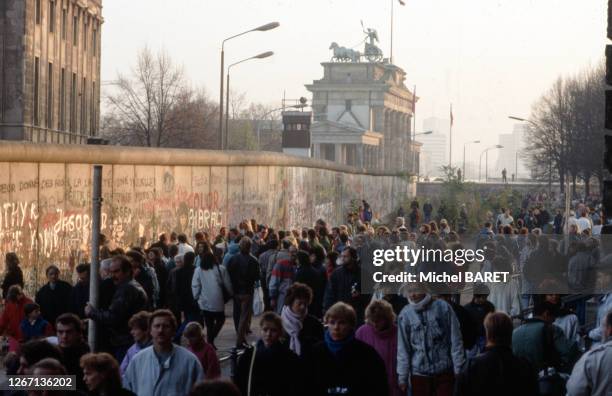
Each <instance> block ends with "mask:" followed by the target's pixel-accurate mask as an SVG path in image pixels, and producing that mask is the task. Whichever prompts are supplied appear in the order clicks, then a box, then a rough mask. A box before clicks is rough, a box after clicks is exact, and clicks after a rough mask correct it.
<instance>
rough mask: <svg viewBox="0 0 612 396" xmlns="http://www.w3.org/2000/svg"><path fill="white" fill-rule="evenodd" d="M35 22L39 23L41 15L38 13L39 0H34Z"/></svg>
mask: <svg viewBox="0 0 612 396" xmlns="http://www.w3.org/2000/svg"><path fill="white" fill-rule="evenodd" d="M35 7H36V10H35V13H36V24H37V25H40V19H41V15H40V0H36V6H35Z"/></svg>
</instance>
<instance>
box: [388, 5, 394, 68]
mask: <svg viewBox="0 0 612 396" xmlns="http://www.w3.org/2000/svg"><path fill="white" fill-rule="evenodd" d="M394 1H395V0H391V51H389V60H390V62H391V64H393V2H394Z"/></svg>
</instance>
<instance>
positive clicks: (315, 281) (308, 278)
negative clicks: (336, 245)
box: [295, 265, 327, 318]
mask: <svg viewBox="0 0 612 396" xmlns="http://www.w3.org/2000/svg"><path fill="white" fill-rule="evenodd" d="M295 281H296V282H300V283H303V284H305V285H308V286H309V287H310V288H311V289H312V303H310V306H308V312H309V313H311V314H312V315H314V316H316V317H317V318H320V317H322V312H321V310H322V309H323V296H324V295H325V284H326V283H327V276H326V275H325V269H324V268H323V267H322V266H320V267H318V268H315V267H313V266H312V265H306V266H301V267H300V268H298V270H297V273H296V274H295Z"/></svg>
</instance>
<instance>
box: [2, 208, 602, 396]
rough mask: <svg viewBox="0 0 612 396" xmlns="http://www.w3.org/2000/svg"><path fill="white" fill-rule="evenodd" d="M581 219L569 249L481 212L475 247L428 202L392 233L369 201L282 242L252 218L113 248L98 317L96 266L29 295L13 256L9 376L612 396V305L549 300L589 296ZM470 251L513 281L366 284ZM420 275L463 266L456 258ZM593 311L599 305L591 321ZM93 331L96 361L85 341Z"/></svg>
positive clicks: (198, 386) (590, 217) (537, 213)
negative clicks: (90, 328)
mask: <svg viewBox="0 0 612 396" xmlns="http://www.w3.org/2000/svg"><path fill="white" fill-rule="evenodd" d="M574 209H575V212H574V213H573V214H572V215H571V217H570V218H568V219H564V218H563V216H562V218H561V220H560V221H559V226H560V227H561V228H563V227H567V228H568V229H569V231H570V237H569V238H568V239H567V241H561V242H558V241H556V240H554V239H553V238H550V236H551V235H552V234H555V233H556V232H557V231H558V230H557V218H556V217H553V216H551V215H550V214H549V213H548V211H547V210H546V209H545V208H544V207H543V206H542V205H538V206H536V207H529V203H528V204H527V206H526V207H525V208H521V210H520V212H519V213H515V214H514V216H513V213H512V211H511V210H510V209H502V210H500V213H499V214H497V215H493V214H491V215H490V216H489V215H487V220H486V221H485V222H484V224H483V226H482V229H481V231H480V232H479V233H478V235H477V236H476V237H475V238H473V240H467V239H468V238H471V237H467V236H466V235H465V234H463V233H462V230H461V229H460V225H452V224H449V223H450V222H448V221H446V220H445V219H444V218H442V217H441V216H440V213H443V210H440V208H438V210H437V211H436V210H434V208H433V206H432V205H431V203H429V202H426V203H425V204H424V205H423V207H422V208H420V207H419V203H418V202H417V201H415V202H413V203H412V204H411V205H410V209H409V211H408V213H405V212H404V210H403V209H402V208H400V211H398V216H397V219H396V220H395V222H394V224H393V225H377V226H374V225H372V211H371V208H370V207H369V205H368V204H367V202H363V205H362V206H361V207H360V208H359V210H358V211H357V212H356V213H351V214H349V216H348V218H347V222H346V224H345V225H340V226H338V227H331V229H330V227H329V226H328V224H327V223H326V222H325V221H324V220H321V219H320V220H317V221H316V223H315V225H314V227H312V228H304V229H301V230H288V231H286V230H275V229H272V228H270V227H268V226H266V225H263V224H258V222H257V221H256V220H251V221H247V220H245V221H243V222H241V223H240V224H239V225H238V227H235V228H229V229H227V228H225V227H223V228H221V229H220V230H219V233H218V234H217V235H210V234H208V233H207V232H203V231H202V232H197V233H195V235H194V236H193V237H194V240H193V243H191V242H190V238H189V236H187V235H185V234H179V235H176V234H175V233H172V234H170V235H167V234H162V235H160V236H159V240H157V241H155V242H154V243H152V244H150V245H148V246H147V245H146V244H145V246H142V245H143V244H142V243H140V245H139V246H133V247H131V248H130V249H129V250H127V251H124V250H122V249H121V248H115V247H113V246H112V244H111V243H110V242H109V241H107V240H105V239H104V238H103V240H102V245H101V248H100V256H101V258H102V261H101V262H100V283H99V285H97V286H98V290H99V303H98V305H97V306H96V307H93V306H92V305H91V304H90V303H89V289H90V285H89V281H90V266H89V265H87V264H80V265H78V266H77V267H76V268H75V273H76V283H75V284H74V285H72V284H70V283H68V282H66V281H64V280H61V279H60V269H59V268H58V267H57V266H49V267H48V268H47V269H46V276H47V280H48V282H47V283H46V284H45V285H44V286H42V287H41V288H40V289H39V290H38V291H37V292H36V294H35V296H34V300H32V299H31V298H29V297H28V296H26V295H25V294H24V291H23V286H24V285H23V275H22V273H21V269H20V267H19V259H18V257H17V255H15V254H14V253H9V254H7V255H6V268H7V271H6V274H5V277H4V280H3V282H2V295H3V298H4V310H3V313H2V316H1V317H0V332H2V334H3V335H4V336H5V344H3V345H4V350H5V352H7V353H6V357H5V366H6V372H7V374H65V373H67V374H70V375H75V376H76V378H77V389H78V391H77V392H79V393H81V394H91V395H110V394H116V395H132V394H136V395H138V396H151V395H160V396H161V395H164V396H166V395H207V396H214V395H227V396H234V395H243V396H247V395H248V396H265V395H268V396H276V395H279V396H280V395H283V396H291V395H364V396H366V395H367V396H371V395H381V396H384V395H392V396H399V395H413V396H432V395H435V396H446V395H453V394H455V395H470V396H472V395H491V394H499V395H515V394H523V395H562V394H565V393H566V392H567V394H569V395H609V394H610V393H611V392H612V379H611V378H610V376H609V373H610V372H612V312H611V310H612V294H603V295H601V294H597V295H594V294H581V295H579V296H577V297H576V298H572V299H568V298H566V297H565V296H564V294H566V293H561V292H559V291H556V290H568V292H567V293H575V292H580V293H582V292H583V291H584V290H590V288H592V287H593V286H594V285H593V283H594V282H595V281H596V280H595V279H592V277H591V276H590V275H588V274H591V273H593V271H585V268H586V269H592V268H599V267H597V263H600V262H601V261H602V258H601V255H602V253H601V250H602V249H601V246H600V244H599V240H598V239H597V235H598V234H599V232H598V231H597V228H596V227H597V225H598V223H599V224H601V218H600V217H599V218H598V216H599V215H598V214H597V212H596V211H595V210H589V208H588V206H586V205H584V204H581V203H577V204H576V206H575V207H574ZM434 214H437V215H436V216H434ZM576 214H577V215H576ZM599 230H600V229H599ZM465 244H474V245H476V246H479V247H486V249H485V252H486V254H485V260H484V262H482V263H472V264H473V265H477V266H478V268H476V270H477V271H483V272H487V271H507V272H510V273H512V274H515V275H516V276H513V277H512V280H511V281H510V282H506V283H492V282H491V283H482V284H477V285H475V286H474V287H473V288H472V289H469V291H468V289H465V287H466V285H463V284H459V285H458V284H446V285H429V284H423V283H410V284H406V285H404V286H403V287H402V288H401V290H400V291H399V292H389V291H385V289H384V288H375V289H374V290H367V288H366V287H365V286H364V285H363V283H362V280H363V279H362V271H361V269H362V267H363V266H371V263H368V262H367V261H368V260H369V257H370V256H369V255H368V252H369V251H370V250H371V249H372V248H374V247H385V248H390V247H393V246H407V247H408V248H409V249H416V248H417V247H420V246H426V247H431V248H435V249H442V250H445V249H451V250H452V249H460V248H462V246H464V245H465ZM423 265H427V266H435V268H437V269H440V270H443V269H446V270H448V271H459V269H458V267H457V266H456V265H454V264H453V263H452V262H426V263H418V265H417V267H418V266H421V267H422V266H423ZM595 273H597V274H603V276H605V272H604V273H602V272H597V271H595ZM585 274H586V275H585ZM608 275H609V274H608ZM540 287H544V289H541V290H546V292H543V293H539V290H540V289H539V288H540ZM468 292H469V293H470V299H471V301H469V302H468V303H467V304H464V305H462V304H461V300H460V293H464V295H465V293H468ZM587 300H588V301H595V302H596V303H597V319H596V323H595V324H593V325H592V326H589V324H588V323H587V322H586V303H587ZM230 301H231V303H232V314H233V324H234V330H235V333H236V337H235V347H236V348H237V349H239V350H241V354H240V357H239V359H238V362H237V365H236V369H235V373H234V377H233V378H232V382H229V381H227V380H221V379H220V377H221V368H220V363H219V358H218V356H217V345H216V344H215V342H216V340H217V338H218V336H219V333H220V331H221V329H222V328H223V325H224V323H225V320H226V312H225V310H226V306H227V304H228V303H229V302H230ZM464 302H465V301H464ZM90 321H94V322H95V323H96V324H97V332H98V338H97V340H96V344H97V348H96V349H97V350H96V351H95V352H93V353H92V352H91V351H90V350H89V346H88V344H87V343H86V342H85V338H84V334H85V329H84V327H85V326H86V325H87V323H89V322H90ZM252 321H255V323H254V324H253V323H252ZM255 328H257V329H255ZM251 331H255V332H256V333H257V335H258V337H257V341H256V342H255V343H249V342H248V340H249V334H250V333H251ZM16 394H18V393H16ZM29 394H31V395H36V394H41V393H37V391H31V392H30V393H29ZM45 394H46V395H53V394H65V393H62V392H59V393H53V391H47V393H45Z"/></svg>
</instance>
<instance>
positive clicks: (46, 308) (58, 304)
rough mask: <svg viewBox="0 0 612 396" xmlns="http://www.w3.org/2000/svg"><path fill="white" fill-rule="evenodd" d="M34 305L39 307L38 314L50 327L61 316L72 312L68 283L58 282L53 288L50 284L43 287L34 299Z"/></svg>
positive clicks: (70, 288) (70, 292)
mask: <svg viewBox="0 0 612 396" xmlns="http://www.w3.org/2000/svg"><path fill="white" fill-rule="evenodd" d="M35 301H36V304H38V305H40V313H41V315H42V317H43V318H45V320H46V321H47V322H49V323H51V324H52V325H55V319H57V317H58V316H60V315H61V314H64V313H66V312H72V286H70V283H68V282H64V281H63V280H58V281H57V282H56V284H55V288H54V289H52V288H51V286H50V284H49V283H47V284H46V285H44V286H43V287H42V288H41V289H40V290H38V292H37V293H36V297H35Z"/></svg>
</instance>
